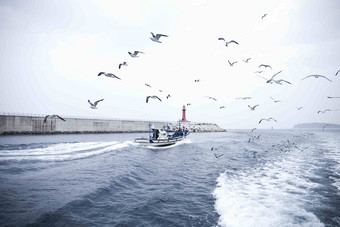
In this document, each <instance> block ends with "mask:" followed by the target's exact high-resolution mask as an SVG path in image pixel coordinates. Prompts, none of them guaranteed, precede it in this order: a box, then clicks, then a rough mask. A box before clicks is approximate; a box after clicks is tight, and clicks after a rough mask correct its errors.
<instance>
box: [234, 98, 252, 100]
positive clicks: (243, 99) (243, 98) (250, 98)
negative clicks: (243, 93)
mask: <svg viewBox="0 0 340 227" xmlns="http://www.w3.org/2000/svg"><path fill="white" fill-rule="evenodd" d="M237 99H243V100H247V99H251V97H240V98H236V100H237Z"/></svg>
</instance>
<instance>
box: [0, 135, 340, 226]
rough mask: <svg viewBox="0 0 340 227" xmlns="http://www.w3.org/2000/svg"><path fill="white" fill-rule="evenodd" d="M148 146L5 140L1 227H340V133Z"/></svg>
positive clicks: (99, 140) (125, 139)
mask: <svg viewBox="0 0 340 227" xmlns="http://www.w3.org/2000/svg"><path fill="white" fill-rule="evenodd" d="M141 136H147V135H145V134H77V135H21V136H2V137H0V225H1V226H26V225H27V226H252V227H254V226H340V190H339V188H340V131H326V130H325V131H291V130H255V131H254V132H251V131H250V130H232V131H227V132H221V133H192V134H190V135H189V137H188V138H187V139H186V140H184V141H182V142H180V143H178V144H176V145H174V146H172V147H168V148H157V149H155V148H148V147H139V146H137V145H136V144H135V143H134V138H136V137H141ZM215 155H216V156H217V157H218V158H216V156H215Z"/></svg>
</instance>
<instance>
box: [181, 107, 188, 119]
mask: <svg viewBox="0 0 340 227" xmlns="http://www.w3.org/2000/svg"><path fill="white" fill-rule="evenodd" d="M185 111H186V110H185V105H183V109H182V122H187V118H186V117H185Z"/></svg>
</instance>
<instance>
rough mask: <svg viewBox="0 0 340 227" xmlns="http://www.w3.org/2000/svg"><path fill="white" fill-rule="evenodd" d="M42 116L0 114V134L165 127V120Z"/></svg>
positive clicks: (145, 129)
mask: <svg viewBox="0 0 340 227" xmlns="http://www.w3.org/2000/svg"><path fill="white" fill-rule="evenodd" d="M44 118H45V117H43V116H14V115H0V134H20V133H23V134H44V133H46V134H48V133H91V132H92V133H99V132H101V133H103V132H147V131H148V130H149V123H151V124H152V125H153V126H154V127H155V128H165V127H166V125H167V122H159V121H150V122H149V121H138V120H113V119H90V118H89V119H86V118H67V117H66V118H64V119H65V120H66V121H62V120H60V119H58V118H47V121H46V123H44Z"/></svg>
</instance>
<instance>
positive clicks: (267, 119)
mask: <svg viewBox="0 0 340 227" xmlns="http://www.w3.org/2000/svg"><path fill="white" fill-rule="evenodd" d="M270 120H273V121H275V122H277V121H276V120H275V119H274V118H272V117H270V118H262V119H261V120H260V121H259V124H261V122H262V121H270Z"/></svg>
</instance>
